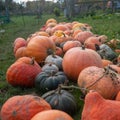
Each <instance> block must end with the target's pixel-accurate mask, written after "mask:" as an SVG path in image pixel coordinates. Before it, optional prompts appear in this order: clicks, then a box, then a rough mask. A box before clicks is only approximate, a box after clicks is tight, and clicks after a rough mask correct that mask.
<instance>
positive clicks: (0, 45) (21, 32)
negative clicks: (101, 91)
mask: <svg viewBox="0 0 120 120" xmlns="http://www.w3.org/2000/svg"><path fill="white" fill-rule="evenodd" d="M51 17H53V18H55V19H56V20H57V21H58V22H72V21H79V22H83V23H88V24H90V25H91V26H92V27H93V33H95V34H98V35H103V34H104V35H106V36H108V40H111V39H114V38H115V39H120V22H119V19H120V15H118V14H114V15H111V14H110V15H100V16H94V17H84V18H81V17H80V16H79V17H76V18H73V19H72V20H71V21H68V20H67V19H66V18H64V17H63V16H60V17H58V18H56V17H55V16H48V15H47V16H42V18H41V19H37V17H36V16H15V17H11V22H10V23H8V24H4V25H1V26H0V29H4V30H5V32H4V33H0V107H2V105H3V103H4V102H5V101H6V100H7V99H8V98H10V97H11V96H14V95H23V94H35V93H37V94H39V95H41V93H39V92H38V91H36V90H35V88H31V89H30V88H29V89H26V88H18V87H17V88H15V87H12V86H11V85H9V84H8V83H7V82H6V70H7V68H8V67H9V66H10V65H11V64H12V63H13V62H14V61H15V57H14V54H13V41H14V40H15V39H16V38H17V37H23V38H25V39H27V37H28V36H29V35H30V34H32V33H34V32H36V31H38V30H39V29H40V28H41V26H43V25H44V24H45V21H46V20H47V19H48V18H51ZM72 93H73V94H74V96H75V98H76V100H77V102H78V107H79V108H78V113H77V114H76V115H75V116H73V117H74V119H75V120H79V119H80V114H81V110H82V105H83V101H81V100H80V95H81V92H80V91H79V90H73V91H72Z"/></svg>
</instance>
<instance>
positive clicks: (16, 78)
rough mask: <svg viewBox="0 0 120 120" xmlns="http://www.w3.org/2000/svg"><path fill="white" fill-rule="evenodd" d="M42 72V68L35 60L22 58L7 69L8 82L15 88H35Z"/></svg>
mask: <svg viewBox="0 0 120 120" xmlns="http://www.w3.org/2000/svg"><path fill="white" fill-rule="evenodd" d="M40 72H41V67H40V66H39V64H38V63H37V62H36V61H35V60H33V59H31V58H29V57H21V58H19V59H18V60H17V61H15V62H14V63H13V64H12V65H11V66H10V67H9V68H8V69H7V72H6V80H7V81H8V83H9V84H11V85H13V86H21V87H33V86H34V81H35V77H36V76H37V74H38V73H40Z"/></svg>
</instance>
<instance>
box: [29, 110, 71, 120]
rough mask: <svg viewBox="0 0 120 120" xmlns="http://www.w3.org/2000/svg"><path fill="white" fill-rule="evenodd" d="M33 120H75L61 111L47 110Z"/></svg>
mask: <svg viewBox="0 0 120 120" xmlns="http://www.w3.org/2000/svg"><path fill="white" fill-rule="evenodd" d="M31 120H73V118H72V117H71V116H70V115H68V114H67V113H65V112H63V111H60V110H47V111H43V112H40V113H37V114H36V115H35V116H34V117H33V118H32V119H31Z"/></svg>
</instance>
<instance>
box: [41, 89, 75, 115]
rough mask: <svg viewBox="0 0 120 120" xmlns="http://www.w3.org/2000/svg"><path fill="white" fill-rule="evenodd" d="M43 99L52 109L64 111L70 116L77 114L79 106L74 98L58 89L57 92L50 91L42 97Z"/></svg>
mask: <svg viewBox="0 0 120 120" xmlns="http://www.w3.org/2000/svg"><path fill="white" fill-rule="evenodd" d="M42 98H43V99H45V100H46V101H47V102H48V103H49V104H50V105H51V107H52V109H56V110H61V111H64V112H66V113H68V114H70V115H73V114H75V113H76V110H77V104H76V100H75V98H74V96H73V95H72V94H71V93H70V92H68V91H66V90H62V89H61V88H60V87H58V89H57V90H52V91H49V92H47V93H45V94H43V95H42Z"/></svg>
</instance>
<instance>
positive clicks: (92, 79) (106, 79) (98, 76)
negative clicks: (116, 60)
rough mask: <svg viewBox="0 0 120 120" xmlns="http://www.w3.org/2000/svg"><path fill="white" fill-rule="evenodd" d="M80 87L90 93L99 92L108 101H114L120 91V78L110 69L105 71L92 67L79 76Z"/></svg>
mask: <svg viewBox="0 0 120 120" xmlns="http://www.w3.org/2000/svg"><path fill="white" fill-rule="evenodd" d="M78 86H79V87H80V88H84V89H87V90H88V91H89V90H94V91H97V92H99V93H100V94H101V95H102V96H103V97H104V98H106V99H114V98H115V96H116V95H117V93H118V92H119V91H120V76H119V75H118V74H117V73H115V72H114V71H112V69H110V68H109V67H108V68H106V69H103V68H99V67H96V66H90V67H87V68H85V69H84V70H82V71H81V73H80V74H79V77H78ZM83 92H84V91H83Z"/></svg>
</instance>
